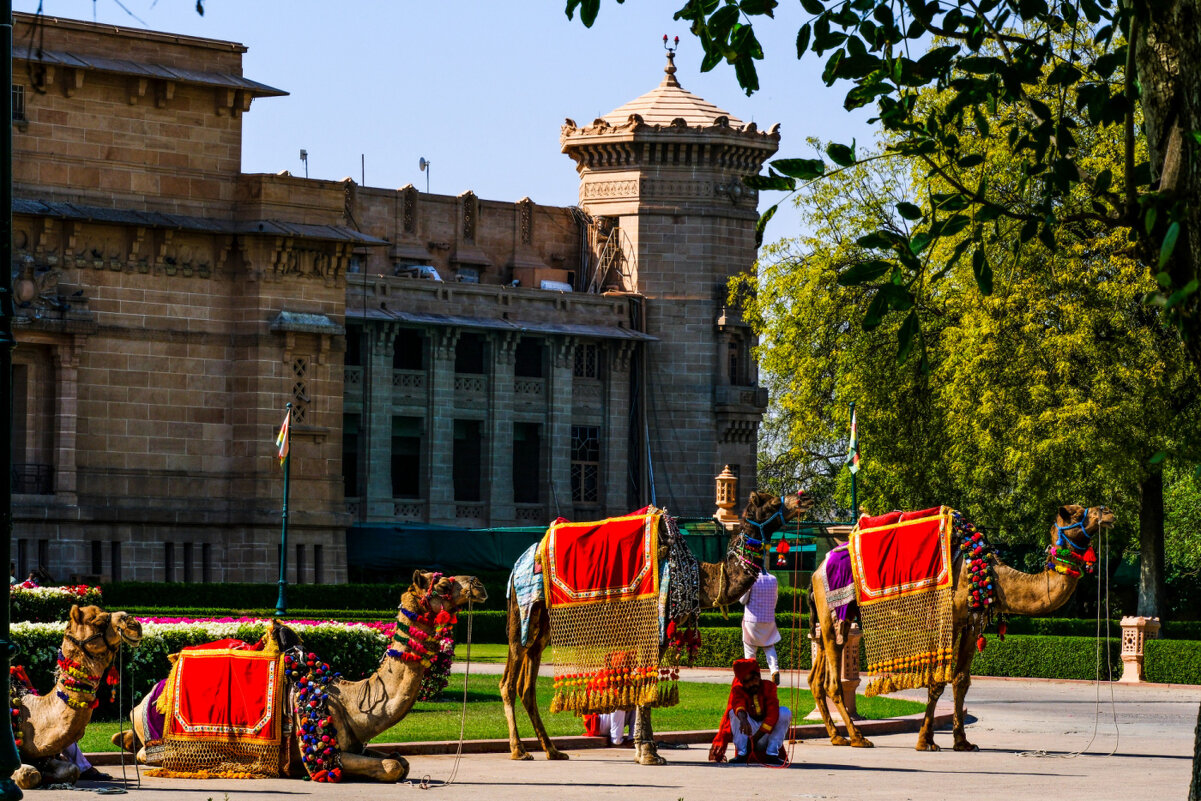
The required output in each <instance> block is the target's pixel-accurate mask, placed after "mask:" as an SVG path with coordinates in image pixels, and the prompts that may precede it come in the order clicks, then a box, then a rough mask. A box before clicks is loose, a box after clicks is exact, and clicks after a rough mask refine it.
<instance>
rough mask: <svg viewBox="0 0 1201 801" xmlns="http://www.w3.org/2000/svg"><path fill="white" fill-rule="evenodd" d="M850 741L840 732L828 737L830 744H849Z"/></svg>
mask: <svg viewBox="0 0 1201 801" xmlns="http://www.w3.org/2000/svg"><path fill="white" fill-rule="evenodd" d="M850 744H851V741H850V740H848V739H847V738H846V737H843V736H842V735H841V734H835V735H833V736H832V737H830V745H850Z"/></svg>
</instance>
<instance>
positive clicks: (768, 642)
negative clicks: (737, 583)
mask: <svg viewBox="0 0 1201 801" xmlns="http://www.w3.org/2000/svg"><path fill="white" fill-rule="evenodd" d="M779 593H780V587H779V583H778V582H777V581H776V577H775V576H773V575H772V574H771V572H770V571H768V570H767V569H764V570H762V571H761V572H760V573H759V577H758V578H757V579H755V583H754V584H752V585H751V588H750V589H749V590H747V591H746V594H745V595H743V596H742V598H740V599H739V601H740V602H741V603H742V605H743V606H744V607H745V609H744V610H743V613H742V654H743V656H744V657H745V658H747V659H756V658H757V657H758V650H759V649H760V648H762V649H763V653H764V655H765V656H766V657H767V669H768V670H770V671H771V680H772V683H774V684H779V683H780V659H779V657H778V656H776V643H778V642H779V641H780V630H779V629H778V628H776V599H777V597H778V596H779Z"/></svg>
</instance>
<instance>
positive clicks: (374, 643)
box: [12, 623, 387, 720]
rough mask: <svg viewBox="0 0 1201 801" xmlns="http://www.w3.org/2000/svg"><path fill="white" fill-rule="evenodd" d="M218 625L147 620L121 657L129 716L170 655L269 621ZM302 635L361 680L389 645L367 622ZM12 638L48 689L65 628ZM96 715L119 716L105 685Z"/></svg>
mask: <svg viewBox="0 0 1201 801" xmlns="http://www.w3.org/2000/svg"><path fill="white" fill-rule="evenodd" d="M219 625H220V630H219V631H210V630H207V629H206V627H204V626H202V625H199V624H198V625H196V626H182V625H181V626H177V627H173V626H165V625H161V626H160V625H156V624H148V625H147V626H146V627H145V636H143V638H142V642H141V644H140V645H139V646H138V647H137V648H132V649H131V648H128V647H123V648H122V649H121V653H120V655H119V657H120V658H121V659H122V660H123V664H122V685H121V698H120V702H121V704H122V706H123V709H124V712H125V714H126V715H128V713H129V710H130V708H132V706H133V705H134V704H136V703H137V702H138V701H139V700H141V698H142V696H144V695H145V694H146V693H147V692H149V691H150V690H151V689H152V688H153V687H154V685H155V684H156V683H157V682H158V681H159V680H161V679H164V678H166V677H167V674H168V673H169V672H170V670H171V663H170V662H169V661H168V660H167V656H168V655H169V654H173V653H176V652H177V651H179V650H180V649H181V648H183V647H184V646H187V645H201V644H203V643H206V642H213V641H214V640H218V639H221V638H224V637H235V638H237V639H240V640H245V641H247V642H255V641H257V640H258V639H259V638H260V637H262V636H263V633H264V632H265V631H266V628H267V625H266V624H265V623H244V624H237V625H234V624H219ZM300 633H301V636H302V637H303V638H304V644H305V647H306V648H308V649H309V650H311V651H313V652H314V653H316V654H318V655H319V656H321V657H322V658H324V659H326V660H328V661H329V662H330V663H331V664H333V665H334V667H335V668H336V669H337V670H338V671H339V672H340V673H341V674H342V675H343V676H345V677H346V678H348V679H361V678H363V677H365V676H368V675H370V674H371V673H373V672H374V671H375V669H376V667H377V666H378V665H379V661H380V657H381V656H382V655H383V653H384V648H385V647H386V645H387V640H386V638H385V637H384V636H383V635H382V634H380V633H378V632H376V631H374V630H372V629H369V628H366V627H363V626H360V627H351V628H341V627H334V626H325V627H305V628H303V629H301V630H300ZM12 641H13V642H14V643H15V644H16V645H17V646H18V647H19V648H20V652H19V653H18V654H17V655H16V656H14V657H13V664H17V665H23V666H24V667H25V669H26V671H28V673H29V677H30V679H32V681H33V686H34V687H35V688H37V690H38V691H39V692H41V693H43V694H44V693H46V692H47V691H49V689H50V688H51V687H53V686H54V668H55V660H56V657H57V654H58V648H59V646H60V645H61V644H62V641H63V632H62V628H61V627H59V626H53V627H52V626H50V625H46V624H41V625H38V624H29V623H23V624H16V625H14V626H13V627H12ZM96 717H97V719H103V720H116V719H117V718H118V711H117V704H115V703H113V702H112V701H111V700H110V693H109V692H108V690H107V688H104V689H102V691H101V697H100V707H99V708H98V709H97V710H96Z"/></svg>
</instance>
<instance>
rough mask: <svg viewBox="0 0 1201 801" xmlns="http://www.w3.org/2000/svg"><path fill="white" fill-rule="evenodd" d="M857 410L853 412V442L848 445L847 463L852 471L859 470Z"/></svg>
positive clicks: (856, 471)
mask: <svg viewBox="0 0 1201 801" xmlns="http://www.w3.org/2000/svg"><path fill="white" fill-rule="evenodd" d="M855 415H856V412H854V411H852V412H851V442H850V445H848V446H847V462H846V463H847V464H848V465H850V466H851V472H852V473H858V472H859V429H858V423H857V421H856V418H855Z"/></svg>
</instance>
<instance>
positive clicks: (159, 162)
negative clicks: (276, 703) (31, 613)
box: [12, 14, 779, 582]
mask: <svg viewBox="0 0 1201 801" xmlns="http://www.w3.org/2000/svg"><path fill="white" fill-rule="evenodd" d="M33 26H40V28H41V30H39V31H36V32H35V31H32V30H31V28H32V27H33ZM34 33H36V34H37V36H36V38H34V37H33V34H34ZM14 41H15V42H17V43H18V44H17V45H16V48H15V56H14V58H15V61H14V75H15V78H14V85H13V87H12V92H13V100H14V111H13V124H14V126H15V153H14V192H15V195H16V201H15V208H14V237H15V241H14V250H15V257H14V262H13V265H12V273H13V287H14V298H15V300H16V302H17V306H18V308H17V310H16V319H15V321H14V328H15V332H16V334H15V335H16V339H17V343H18V345H17V348H16V350H15V351H14V356H13V358H14V399H13V400H14V407H15V414H14V417H15V420H14V446H13V457H12V458H13V462H14V488H13V489H14V518H15V519H14V534H13V537H14V551H13V553H14V554H15V555H16V561H17V562H18V569H19V570H20V571H22V573H24V571H27V570H30V569H33V568H34V567H37V566H39V565H42V566H45V567H46V568H48V569H49V570H50V572H51V573H52V574H53V575H54V576H55V577H56V578H58V579H60V580H66V579H68V578H70V577H71V576H76V577H91V578H92V579H93V580H95V579H98V578H102V579H103V580H145V581H197V582H199V581H272V580H274V579H275V578H276V573H277V570H278V557H279V554H278V548H279V545H278V543H279V525H280V498H281V481H282V479H281V472H280V470H279V466H278V463H277V461H276V459H275V458H274V457H275V449H274V436H275V432H276V430H277V429H278V427H279V425H280V423H281V421H282V419H283V415H284V404H285V403H287V402H291V403H292V404H293V406H294V410H295V412H294V417H293V423H292V428H291V430H292V443H291V447H292V457H293V458H292V462H291V484H292V486H291V503H290V505H289V554H288V558H289V579H290V580H292V581H298V582H314V581H315V582H342V581H345V580H346V578H347V559H346V537H347V532H348V530H352V529H353V528H354V527H356V526H363V525H370V526H377V527H378V526H380V525H381V524H383V525H387V524H396V525H404V524H412V523H419V524H424V525H429V526H430V527H431V529H430V530H431V532H432V533H431V534H430V536H437V534H436V528H434V527H436V526H450V527H457V528H462V529H470V528H486V527H506V526H523V525H544V524H546V523H548V522H549V521H550V520H553V519H554V518H555V517H557V516H563V517H567V518H573V519H587V518H599V517H603V516H607V515H611V514H618V513H622V512H625V511H629V510H631V509H634V508H638V507H640V506H643V505H645V504H646V503H650V502H652V501H653V502H655V503H657V504H658V505H660V506H666V507H667V508H668V509H669V510H670V511H672V512H673V513H676V514H684V515H692V516H697V515H699V516H708V515H709V514H711V513H712V511H713V502H712V498H713V490H712V487H713V477H714V476H716V475H717V474H718V473H719V472H721V470H722V467H723V465H730V466H731V469H732V470H734V471H735V472H737V473H738V475H739V476H740V478H741V480H742V486H743V488H744V490H743V494H744V495H745V491H746V489H749V488H750V487H753V486H754V480H755V454H756V439H757V431H758V424H759V421H760V419H761V415H762V413H763V411H764V409H765V407H766V400H767V399H766V391H765V390H763V389H761V388H760V387H758V386H757V376H756V368H755V364H754V361H753V359H752V357H751V347H752V345H753V344H754V343H753V338H752V334H751V333H750V331H749V329H748V328H747V327H746V326H745V325H744V324H743V323H742V322H741V320H740V319H739V315H738V312H737V310H736V309H733V308H729V307H727V305H726V289H725V287H726V282H727V280H728V279H729V278H730V277H731V276H733V275H735V274H737V273H739V272H741V271H744V270H747V269H748V268H750V267H751V265H752V264H753V262H754V259H755V256H756V247H755V221H756V219H757V210H756V206H757V200H758V199H757V195H756V193H755V192H754V191H752V190H748V189H747V188H746V187H745V185H744V184H743V183H742V181H741V179H742V177H743V176H746V175H751V174H754V173H757V172H758V171H759V169H760V167H761V165H762V164H763V162H764V160H765V159H767V158H768V157H770V156H771V155H772V154H773V153H774V152H775V150H776V148H777V146H778V143H779V133H778V130H777V129H775V128H773V129H772V130H770V131H766V132H765V131H760V130H758V129H757V128H756V126H755V124H754V123H749V124H744V123H743V122H741V121H740V120H738V119H735V118H733V117H731V116H730V115H729V114H728V113H726V112H724V111H722V110H720V109H719V108H717V107H716V106H713V105H712V104H710V103H708V102H706V101H704V100H702V99H701V98H699V97H696V96H695V95H693V94H691V93H689V92H688V91H686V90H685V89H684V88H683V87H682V86H681V85H680V82H679V81H678V80H677V78H676V74H675V73H676V70H675V67H674V65H673V64H672V62H671V59H670V58H669V61H668V66H667V68H666V71H665V74H664V75H663V77H662V79H661V81H660V83H659V85H658V86H657V87H655V88H654V89H652V90H651V91H649V92H648V93H646V94H644V95H642V96H641V97H639V98H637V99H635V100H633V101H631V102H630V103H628V104H626V105H624V106H622V107H620V108H618V109H615V110H614V111H612V112H611V113H609V114H607V115H605V116H604V117H602V118H600V119H597V120H595V121H593V122H592V123H591V124H588V125H578V124H577V123H575V122H573V121H572V120H570V119H569V120H567V122H566V123H565V124H564V126H563V128H562V131H561V138H560V141H561V145H562V151H563V153H564V154H565V155H566V156H567V157H568V158H570V159H571V161H572V162H573V163H574V165H575V168H576V172H577V173H578V180H579V205H578V206H572V207H566V208H564V207H553V206H543V205H539V204H537V203H535V202H533V201H532V200H530V199H529V198H523V199H520V200H517V201H516V202H509V201H492V200H485V199H482V198H479V197H477V196H476V195H475V194H474V193H472V192H471V191H465V192H463V193H462V194H460V195H458V196H454V197H451V196H445V195H431V194H427V193H424V192H420V191H418V190H417V189H416V188H414V187H413V186H411V185H410V186H406V187H403V188H401V189H396V190H394V189H384V188H375V187H366V186H359V185H357V184H356V183H355V182H354V181H352V180H350V179H346V180H343V181H327V180H317V179H306V178H299V177H296V176H293V175H290V174H288V173H287V172H284V173H280V174H276V175H266V174H248V173H243V172H242V171H241V145H242V141H241V123H242V115H243V114H246V113H263V112H262V111H261V110H260V109H259V105H260V104H270V103H271V102H272V98H274V97H279V96H282V95H285V94H286V92H284V91H281V90H280V89H276V88H273V87H270V86H266V85H264V84H261V83H257V82H255V81H254V80H251V79H249V78H246V77H244V76H243V75H242V54H243V53H244V52H245V50H246V48H245V47H244V46H242V45H240V44H235V43H232V42H224V41H216V40H210V39H199V38H194V37H187V36H177V35H174V34H167V33H158V32H148V31H142V30H128V29H124V28H115V27H113V26H110V25H99V24H94V23H87V22H80V21H74V20H65V19H53V18H45V17H34V16H32V15H28V14H17V15H16V29H15V32H14ZM30 41H41V42H42V46H41V49H40V52H29V51H28V50H26V49H24V48H23V46H22V44H20V43H27V42H30ZM649 78H650V76H648V79H649ZM579 105H584V106H586V105H587V100H586V99H584V100H582V101H581V102H580V104H579ZM252 106H253V109H254V111H253V112H251V109H252ZM268 108H269V105H268ZM566 166H567V162H566V161H565V163H564V172H565V179H566V174H567V173H566Z"/></svg>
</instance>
